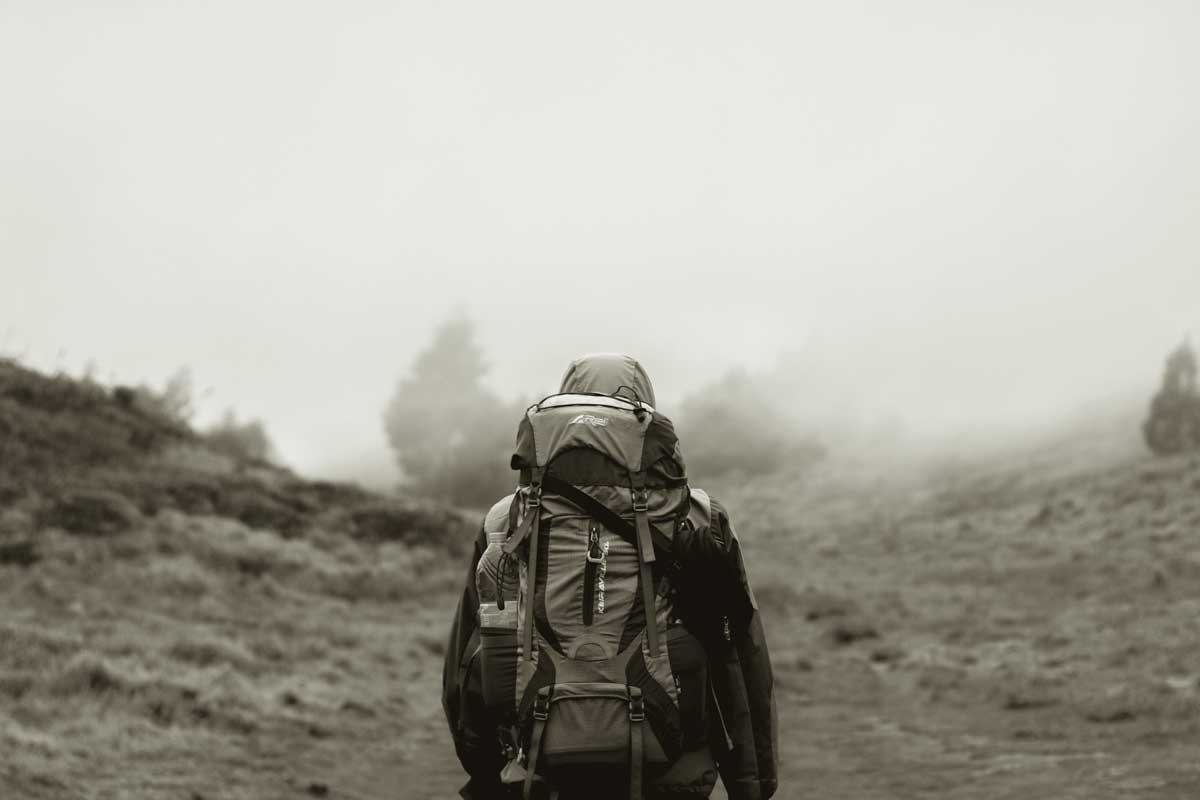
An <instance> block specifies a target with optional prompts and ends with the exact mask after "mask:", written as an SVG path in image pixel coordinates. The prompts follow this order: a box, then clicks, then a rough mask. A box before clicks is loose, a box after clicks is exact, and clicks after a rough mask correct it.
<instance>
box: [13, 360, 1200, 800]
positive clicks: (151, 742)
mask: <svg viewBox="0 0 1200 800" xmlns="http://www.w3.org/2000/svg"><path fill="white" fill-rule="evenodd" d="M7 369H9V370H10V371H9V372H5V368H0V470H2V471H0V503H2V506H0V508H2V509H3V510H2V513H0V610H2V616H0V797H3V798H114V799H115V798H122V799H123V798H131V799H134V800H140V798H184V799H185V800H198V799H199V798H208V799H210V800H216V799H217V798H286V797H330V798H363V799H364V800H365V799H366V798H449V797H453V796H454V792H455V790H456V788H457V786H458V784H459V782H460V780H461V779H460V775H459V773H458V769H457V764H456V762H455V760H454V755H453V751H452V749H451V747H450V744H449V739H448V737H447V736H446V734H445V730H444V723H443V721H442V719H441V709H440V706H439V689H440V678H441V664H440V661H441V655H442V652H443V647H444V644H443V638H444V628H445V625H446V622H447V620H448V619H449V617H450V614H451V612H452V610H453V603H454V601H455V591H456V587H457V585H458V584H459V582H460V581H461V580H462V579H463V577H464V575H465V559H466V557H467V556H466V548H467V546H468V544H469V539H470V537H471V535H472V526H473V521H472V520H471V519H470V516H469V515H463V514H459V513H457V512H451V511H445V510H439V509H434V508H426V507H417V506H413V505H411V504H406V503H403V502H401V501H399V500H394V499H383V498H378V497H374V496H371V495H368V494H366V493H364V492H359V491H357V490H354V489H352V488H350V487H337V486H333V485H328V484H312V483H307V482H304V481H300V480H299V479H297V478H295V477H294V476H291V475H289V474H287V473H285V472H282V471H278V470H274V469H272V468H269V467H266V466H265V465H259V466H256V467H247V466H245V465H241V466H239V465H236V464H233V463H230V462H229V461H227V460H224V459H222V458H220V457H218V456H215V455H214V454H212V453H211V452H208V451H207V450H205V449H204V447H203V446H202V445H200V444H198V443H197V442H196V441H195V440H194V439H193V438H191V437H190V435H189V434H188V433H187V432H185V431H180V430H177V429H175V428H172V427H170V426H165V427H163V426H162V425H160V424H159V423H158V422H155V421H153V420H152V419H150V418H146V417H144V415H143V414H142V412H141V411H138V410H136V409H132V408H130V407H127V406H123V405H121V403H120V402H119V401H118V400H115V399H114V398H113V397H111V396H109V395H108V394H104V393H101V394H96V393H95V392H92V390H90V389H88V390H86V391H88V392H92V394H89V395H86V396H84V395H80V396H76V393H77V392H78V391H85V390H80V389H79V388H78V387H76V388H70V386H67V385H65V384H64V385H60V386H57V387H51V386H50V385H49V384H45V383H43V382H41V381H43V380H44V379H40V378H39V379H37V380H35V377H31V376H30V375H28V374H26V373H14V372H12V371H11V368H7ZM47 392H51V393H53V392H58V393H59V394H57V395H55V394H51V395H50V396H49V399H47V398H48V396H47V394H46V393H47ZM97 420H102V421H103V424H100V422H97ZM147 420H149V421H147ZM122 431H124V433H122ZM131 431H133V432H137V433H138V435H137V436H130V435H129V434H130V432H131ZM98 432H99V433H98ZM81 439H82V440H83V441H84V442H85V443H86V442H88V441H90V442H92V443H93V444H94V445H95V446H94V447H91V448H90V449H89V448H88V447H82V446H81V444H80V440H81ZM97 442H98V443H99V444H97ZM105 447H107V448H108V449H107V450H105V449H104V448H105ZM711 488H712V489H713V491H714V493H715V494H717V495H718V496H719V497H721V498H722V499H723V500H724V501H725V502H726V503H727V505H729V506H730V508H731V510H732V513H733V515H734V519H735V521H736V523H737V526H738V530H739V534H740V536H741V538H742V540H743V542H744V547H745V550H746V552H747V554H748V568H749V570H750V572H751V577H752V578H753V580H754V583H755V587H756V589H757V593H758V600H759V603H760V606H761V608H762V611H763V614H764V617H765V620H766V624H767V631H768V637H769V640H770V643H771V647H772V651H773V656H774V660H775V664H776V669H777V681H778V689H779V694H778V700H779V710H780V730H781V735H782V740H783V756H784V757H783V762H784V763H783V783H782V788H781V790H780V794H779V796H780V797H784V798H793V797H795V798H802V797H821V798H855V799H857V800H862V799H864V798H918V797H921V798H923V797H931V798H938V797H944V798H981V799H982V798H988V800H993V799H994V798H1073V797H1078V798H1194V797H1197V796H1200V758H1198V757H1197V756H1198V755H1200V706H1198V705H1197V704H1198V702H1200V696H1198V695H1200V658H1198V656H1200V459H1196V458H1187V457H1177V458H1173V459H1154V458H1151V457H1149V456H1144V455H1142V454H1141V453H1140V452H1139V450H1138V448H1137V447H1136V443H1133V442H1126V441H1125V440H1123V439H1122V438H1121V437H1119V436H1118V437H1109V438H1103V439H1098V440H1093V439H1078V440H1070V441H1064V442H1060V443H1057V444H1054V445H1050V444H1047V445H1045V446H1042V447H1039V448H1037V449H1035V450H1028V451H1013V452H1011V453H1008V454H1006V455H995V454H993V455H989V456H986V457H984V456H979V457H976V458H974V459H959V460H957V461H954V462H941V463H931V464H926V465H924V466H922V467H921V468H919V469H917V468H911V467H910V466H908V465H903V464H893V465H891V466H890V467H886V468H885V467H881V466H879V465H872V466H869V467H868V466H860V467H858V468H854V469H851V468H848V467H839V468H837V469H834V468H832V467H831V468H829V469H827V470H826V471H824V472H822V473H820V474H813V475H808V476H806V477H805V478H804V479H789V478H785V477H780V478H778V479H773V480H770V481H759V482H756V483H755V484H753V485H742V486H740V487H732V488H731V487H720V486H716V487H711Z"/></svg>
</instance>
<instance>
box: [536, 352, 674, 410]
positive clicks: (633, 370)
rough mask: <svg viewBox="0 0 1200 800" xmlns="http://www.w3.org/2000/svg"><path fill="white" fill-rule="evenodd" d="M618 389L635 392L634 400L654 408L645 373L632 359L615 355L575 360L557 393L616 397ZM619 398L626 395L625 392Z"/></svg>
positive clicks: (603, 354)
mask: <svg viewBox="0 0 1200 800" xmlns="http://www.w3.org/2000/svg"><path fill="white" fill-rule="evenodd" d="M622 386H627V387H629V388H630V389H633V391H635V392H637V396H638V399H639V400H641V401H642V402H643V403H646V404H647V405H649V406H656V405H658V404H657V403H656V402H655V401H654V386H653V384H651V383H650V376H649V375H647V374H646V370H645V369H644V368H643V367H642V365H641V364H639V363H638V362H637V361H636V360H635V359H633V358H630V357H629V356H624V355H620V354H619V353H596V354H593V355H590V356H583V357H582V358H577V359H575V360H574V361H572V362H571V365H570V366H569V367H567V371H566V372H565V373H564V374H563V378H562V384H561V385H560V386H559V387H558V390H559V391H560V392H562V393H563V394H568V393H579V392H599V393H601V394H616V393H617V389H619V388H621V387H622ZM622 394H628V390H626V391H623V392H622Z"/></svg>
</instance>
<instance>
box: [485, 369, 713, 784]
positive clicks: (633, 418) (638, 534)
mask: <svg viewBox="0 0 1200 800" xmlns="http://www.w3.org/2000/svg"><path fill="white" fill-rule="evenodd" d="M623 388H624V387H623ZM511 465H512V467H513V469H515V470H519V471H520V476H521V477H520V485H519V487H518V491H517V492H516V493H515V494H514V496H513V500H512V502H511V505H510V508H509V517H508V531H509V533H508V537H507V539H506V541H505V543H504V545H503V549H504V553H505V554H506V555H508V556H509V557H511V558H512V559H514V560H515V564H516V566H517V569H518V571H519V575H520V580H519V584H520V597H519V600H518V614H517V619H518V622H517V634H516V639H517V646H516V647H515V652H514V653H513V655H512V657H513V658H515V660H516V663H515V668H499V669H497V668H495V666H494V665H495V660H494V659H493V660H492V661H491V662H489V663H490V664H491V665H492V666H489V667H488V668H487V671H488V672H489V673H490V672H495V673H496V674H485V675H484V676H483V681H484V683H485V685H487V684H490V685H491V686H492V689H491V691H490V692H487V694H489V696H491V697H492V698H496V697H498V698H500V699H499V701H497V700H495V699H493V700H492V704H493V706H494V707H493V709H492V710H493V711H494V712H495V713H496V714H497V715H498V717H499V718H500V719H505V720H507V721H509V722H510V723H511V729H512V731H513V735H514V739H515V743H516V745H517V747H519V751H518V755H517V758H516V759H514V761H513V762H512V763H510V769H508V770H506V773H507V774H508V775H509V776H510V780H513V778H512V777H511V776H512V775H514V774H515V775H516V776H517V778H516V780H519V781H520V782H521V783H522V789H523V793H524V797H525V798H530V797H531V796H532V794H533V790H534V786H535V785H538V784H542V783H545V784H548V785H549V786H550V787H554V788H558V787H571V786H588V787H590V788H591V790H592V791H595V790H596V787H597V786H598V785H599V784H598V783H597V781H599V782H602V783H603V782H605V781H607V782H609V783H608V784H606V785H612V782H613V781H616V782H617V783H619V784H621V787H620V789H619V791H620V792H621V794H626V792H627V796H628V797H629V798H632V799H633V800H640V798H642V797H643V796H644V792H645V791H646V789H647V788H649V793H650V794H651V795H654V796H662V795H663V794H671V795H672V796H679V794H681V793H684V794H688V795H691V796H707V795H708V793H709V792H710V791H711V789H712V786H713V784H714V783H715V779H716V775H715V768H714V766H713V763H712V758H711V755H709V748H708V737H709V731H708V728H709V725H710V724H711V721H710V720H709V714H708V712H709V709H708V698H709V693H710V689H709V684H708V676H707V663H706V662H707V658H706V655H705V652H704V648H703V647H702V646H701V644H700V641H699V640H698V639H696V638H695V637H694V636H693V635H692V634H691V633H690V632H689V631H688V630H687V629H686V628H685V627H684V626H683V625H682V624H681V621H680V619H679V617H678V614H677V613H675V612H676V609H675V607H674V594H675V591H674V588H673V582H672V577H671V576H672V573H673V571H675V570H678V569H679V565H678V564H677V563H675V562H674V560H673V558H672V556H671V544H672V540H673V537H674V535H675V532H676V530H677V529H680V528H681V527H682V526H686V525H693V524H707V523H708V520H707V510H706V509H705V510H703V511H701V512H700V513H701V514H702V515H703V516H704V517H705V518H704V519H703V520H699V519H697V518H696V517H697V512H696V511H695V506H696V503H693V502H692V497H691V494H692V493H691V492H690V491H689V488H688V484H687V477H686V475H685V473H684V467H683V460H682V458H681V457H680V454H679V448H678V442H677V439H676V437H675V432H674V428H673V426H672V424H671V422H670V420H668V419H667V418H666V417H664V416H662V415H661V414H658V413H657V412H656V411H655V410H654V409H653V408H652V407H651V406H649V405H648V404H646V403H644V402H642V401H641V400H639V399H638V398H636V397H628V396H625V395H623V394H616V395H607V394H590V393H574V394H559V395H552V396H550V397H548V398H546V399H544V400H542V401H541V402H539V403H536V404H534V405H533V406H530V407H529V409H528V410H527V411H526V414H525V417H524V419H523V420H522V421H521V424H520V428H519V430H518V434H517V446H516V452H515V453H514V455H513V458H512V464H511ZM697 494H700V495H701V497H702V493H699V492H697ZM700 502H703V503H706V498H704V500H702V501H700ZM497 682H500V683H501V684H502V685H501V687H500V688H499V689H498V690H497V689H496V683H497ZM605 796H613V797H617V796H620V795H618V794H606V795H605Z"/></svg>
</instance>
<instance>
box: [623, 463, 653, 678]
mask: <svg viewBox="0 0 1200 800" xmlns="http://www.w3.org/2000/svg"><path fill="white" fill-rule="evenodd" d="M629 482H630V486H631V488H632V489H633V519H634V524H635V525H636V527H637V538H638V547H637V551H638V566H639V567H640V569H641V574H642V606H643V607H644V608H645V610H646V642H647V644H649V645H650V655H652V656H658V655H660V652H659V649H658V611H657V608H656V606H655V602H654V598H655V595H657V592H656V591H655V586H654V573H653V572H652V571H651V569H650V565H651V564H653V563H654V543H653V540H652V539H651V538H650V519H649V517H648V516H647V511H648V510H649V506H648V502H649V499H650V493H649V492H648V491H646V473H645V471H644V470H638V471H637V472H631V473H630V474H629Z"/></svg>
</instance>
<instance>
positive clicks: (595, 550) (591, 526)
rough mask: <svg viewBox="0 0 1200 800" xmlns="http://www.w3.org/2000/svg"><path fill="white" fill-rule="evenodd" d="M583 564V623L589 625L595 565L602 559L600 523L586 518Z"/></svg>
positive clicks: (593, 592)
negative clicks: (586, 544)
mask: <svg viewBox="0 0 1200 800" xmlns="http://www.w3.org/2000/svg"><path fill="white" fill-rule="evenodd" d="M585 559H586V560H585V563H584V565H583V624H584V625H591V624H592V618H593V612H594V606H595V605H596V567H597V565H599V564H600V562H601V561H603V560H604V551H603V550H601V549H600V524H599V523H598V522H596V521H595V520H594V519H593V520H588V546H587V554H586V555H585Z"/></svg>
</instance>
